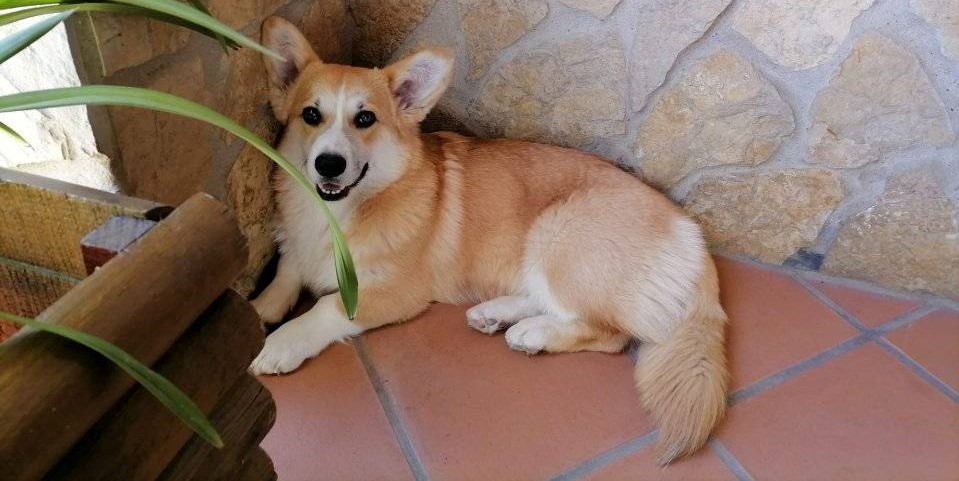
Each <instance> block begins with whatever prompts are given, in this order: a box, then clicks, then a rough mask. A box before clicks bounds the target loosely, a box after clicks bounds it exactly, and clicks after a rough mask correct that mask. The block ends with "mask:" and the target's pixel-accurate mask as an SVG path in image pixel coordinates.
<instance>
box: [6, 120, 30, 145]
mask: <svg viewBox="0 0 959 481" xmlns="http://www.w3.org/2000/svg"><path fill="white" fill-rule="evenodd" d="M0 132H3V133H4V134H6V136H7V137H10V138H12V139H13V140H15V141H17V143H18V144H20V145H22V146H24V147H29V146H30V143H29V142H27V140H26V139H24V138H23V137H22V136H21V135H20V134H18V133H17V131H16V130H13V129H12V128H10V126H9V125H7V124H5V123H3V122H0Z"/></svg>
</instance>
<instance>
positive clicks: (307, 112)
mask: <svg viewBox="0 0 959 481" xmlns="http://www.w3.org/2000/svg"><path fill="white" fill-rule="evenodd" d="M300 117H303V121H304V122H306V123H307V124H310V125H320V122H322V121H323V115H322V114H320V109H318V108H316V107H313V106H310V107H307V108H305V109H303V113H301V114H300Z"/></svg>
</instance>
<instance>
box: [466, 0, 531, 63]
mask: <svg viewBox="0 0 959 481" xmlns="http://www.w3.org/2000/svg"><path fill="white" fill-rule="evenodd" d="M459 3H460V12H461V15H462V18H461V19H460V29H461V30H462V31H463V35H464V36H465V37H466V49H467V62H468V63H469V71H468V72H467V74H466V76H467V79H468V80H476V79H478V78H480V77H481V76H482V75H483V74H484V73H486V69H487V68H489V66H490V64H492V63H493V61H494V60H495V58H496V55H498V54H499V53H500V51H501V50H503V48H505V47H507V46H509V45H511V44H512V43H513V42H515V41H517V40H519V39H520V37H522V36H523V35H525V34H526V32H529V31H530V29H532V28H533V27H534V26H536V25H537V24H538V23H539V22H540V21H541V20H543V19H544V18H546V13H547V11H548V10H549V8H548V7H547V6H546V2H544V1H541V0H532V1H530V0H460V2H459Z"/></svg>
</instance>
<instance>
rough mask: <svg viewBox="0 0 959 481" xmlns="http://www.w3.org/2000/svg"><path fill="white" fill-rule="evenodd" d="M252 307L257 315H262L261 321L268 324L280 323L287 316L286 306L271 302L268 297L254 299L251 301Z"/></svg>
mask: <svg viewBox="0 0 959 481" xmlns="http://www.w3.org/2000/svg"><path fill="white" fill-rule="evenodd" d="M250 305H252V306H253V309H254V310H255V311H256V313H257V314H259V315H260V319H261V320H263V322H264V323H266V324H275V323H277V322H280V321H282V320H283V316H284V315H285V314H286V306H284V305H279V303H277V302H271V300H270V299H269V298H267V297H266V296H262V295H261V296H260V297H257V298H256V299H253V300H252V301H250Z"/></svg>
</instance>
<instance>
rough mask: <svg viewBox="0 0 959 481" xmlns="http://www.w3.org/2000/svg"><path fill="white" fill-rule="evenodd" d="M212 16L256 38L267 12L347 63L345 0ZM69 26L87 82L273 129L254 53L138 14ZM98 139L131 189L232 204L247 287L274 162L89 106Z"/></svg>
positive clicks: (162, 121) (241, 285)
mask: <svg viewBox="0 0 959 481" xmlns="http://www.w3.org/2000/svg"><path fill="white" fill-rule="evenodd" d="M205 3H206V4H207V6H208V7H209V8H210V10H211V11H212V13H213V14H214V15H215V16H216V17H217V18H219V19H220V20H222V21H223V22H225V23H227V24H228V25H230V26H231V27H233V28H236V29H239V30H240V31H242V32H244V33H246V34H247V35H248V36H250V37H251V38H254V39H259V29H260V24H261V23H262V21H263V19H265V18H266V17H268V16H269V15H272V14H274V13H275V14H278V15H282V16H284V17H285V18H288V19H290V20H291V21H293V22H294V23H296V24H297V25H298V26H300V28H301V29H302V30H303V31H304V33H305V34H306V35H307V37H308V38H309V39H310V40H311V42H312V43H313V45H314V46H315V48H316V50H317V52H319V53H320V54H321V55H322V56H323V57H324V58H326V59H329V60H331V61H340V62H347V61H349V59H350V57H351V52H350V46H351V42H350V35H351V28H350V25H351V23H350V21H349V17H348V14H347V5H346V2H345V1H341V0H323V1H315V0H243V1H234V0H205ZM75 17H76V18H74V19H72V20H71V22H70V24H69V27H70V34H71V41H72V43H73V50H74V55H75V58H76V60H77V63H78V65H79V67H80V71H81V76H82V77H84V78H83V80H84V82H85V83H106V84H114V85H132V86H139V87H148V88H152V89H156V90H160V91H164V92H169V93H173V94H176V95H180V96H182V97H185V98H187V99H190V100H193V101H196V102H199V103H201V104H204V105H207V106H209V107H211V108H213V109H215V110H217V111H219V112H220V113H222V114H224V115H226V116H227V117H230V118H232V119H234V120H236V121H238V122H240V123H242V124H243V125H245V126H246V127H247V128H249V129H251V130H252V131H253V132H254V133H256V134H258V135H260V136H261V137H263V138H265V139H267V140H272V139H273V138H274V137H275V135H276V131H277V126H276V125H275V123H274V121H273V117H272V113H271V112H270V110H269V105H268V102H267V95H266V74H265V70H264V67H263V61H262V59H261V56H260V54H259V53H256V52H255V51H253V50H251V49H240V50H236V51H230V52H229V53H227V52H224V50H223V49H222V48H221V47H220V45H219V43H217V41H216V40H213V39H210V38H207V37H204V36H202V35H199V34H196V33H193V32H191V31H189V30H186V29H183V28H179V27H174V26H171V25H169V24H164V23H158V22H154V21H151V20H146V19H143V18H140V17H132V16H116V15H83V16H79V15H78V16H75ZM91 121H92V122H93V127H94V133H95V134H96V138H97V144H98V146H99V147H100V149H101V151H103V152H104V153H106V154H107V155H108V156H109V157H110V158H111V168H112V171H113V173H114V174H115V175H116V177H117V180H118V181H119V184H120V188H121V191H122V192H123V193H125V194H127V195H132V196H136V197H141V198H145V199H151V200H156V201H160V202H166V203H170V204H173V205H176V204H178V203H180V202H182V201H183V200H185V199H186V198H188V197H189V196H190V195H192V194H193V193H195V192H198V191H206V192H208V193H210V194H212V195H214V196H216V197H218V198H219V199H220V200H222V201H224V202H226V203H227V204H229V205H230V206H231V207H232V208H233V210H234V212H235V214H236V215H237V218H238V220H239V222H240V225H241V227H242V229H243V231H244V233H245V234H246V236H247V239H248V241H249V246H250V260H249V261H250V262H249V268H248V270H247V272H246V273H245V274H244V275H243V277H242V278H241V279H240V281H239V282H238V284H237V285H236V286H235V287H236V288H237V289H238V290H240V291H241V292H244V293H247V292H249V291H250V290H252V288H253V285H254V281H255V279H256V277H257V276H258V274H259V272H260V270H261V269H262V267H263V266H264V264H265V262H266V261H267V260H268V259H269V257H270V256H271V255H272V253H273V239H272V234H271V230H270V229H271V227H270V220H271V218H272V214H273V202H272V198H271V189H270V178H271V175H270V173H271V172H272V169H273V167H272V163H271V162H270V161H269V160H268V159H267V158H266V157H265V156H263V155H262V154H260V153H259V152H258V151H256V150H255V149H254V148H252V147H250V146H248V145H247V144H246V143H245V142H243V141H242V140H239V139H237V138H235V137H233V136H232V135H231V134H228V133H226V132H225V131H222V130H219V129H216V128H214V127H211V126H209V125H207V124H205V123H203V122H200V121H195V120H189V119H185V118H183V117H178V116H174V115H171V114H164V113H159V112H153V111H148V110H140V109H132V108H125V107H110V108H106V109H99V110H98V109H92V110H91Z"/></svg>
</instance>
